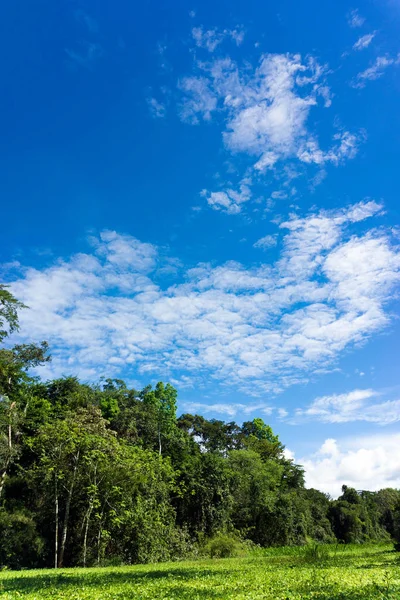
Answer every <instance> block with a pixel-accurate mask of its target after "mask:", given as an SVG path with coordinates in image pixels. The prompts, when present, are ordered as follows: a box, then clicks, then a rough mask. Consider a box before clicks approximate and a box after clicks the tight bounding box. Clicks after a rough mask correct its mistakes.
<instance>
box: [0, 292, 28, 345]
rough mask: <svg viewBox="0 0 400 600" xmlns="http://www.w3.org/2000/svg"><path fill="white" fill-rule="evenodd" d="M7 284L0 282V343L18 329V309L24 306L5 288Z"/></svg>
mask: <svg viewBox="0 0 400 600" xmlns="http://www.w3.org/2000/svg"><path fill="white" fill-rule="evenodd" d="M7 287H8V286H6V285H4V284H0V343H1V342H2V341H3V340H4V338H5V337H7V336H8V335H9V334H10V333H12V332H13V331H16V330H18V326H19V324H18V311H19V310H20V309H21V308H26V306H25V305H24V304H22V302H19V300H17V299H16V298H15V297H14V296H13V295H12V293H11V292H10V291H9V290H8V289H7Z"/></svg>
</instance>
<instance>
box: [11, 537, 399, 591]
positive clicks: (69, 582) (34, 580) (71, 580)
mask: <svg viewBox="0 0 400 600" xmlns="http://www.w3.org/2000/svg"><path fill="white" fill-rule="evenodd" d="M0 598H2V599H4V600H11V599H13V600H14V599H17V598H19V599H21V598H23V599H24V600H50V599H52V600H56V599H62V598H65V599H68V600H88V599H89V598H90V599H94V600H97V599H98V600H114V599H115V600H117V599H118V600H120V599H121V600H122V599H135V600H141V599H143V600H145V599H149V598H152V599H153V598H154V599H157V600H166V599H181V598H184V599H190V600H204V599H206V598H210V599H213V598H214V599H226V598H235V599H238V600H241V599H244V598H246V599H249V600H250V599H254V600H256V599H257V600H258V599H260V598H265V599H267V598H268V599H271V600H289V599H290V600H300V599H302V600H309V599H320V600H322V599H323V600H361V599H368V600H369V599H374V600H378V599H382V600H383V599H384V600H400V561H399V554H397V553H395V552H393V551H392V546H390V545H385V546H382V545H381V546H358V547H355V546H346V547H343V546H340V547H339V548H338V547H333V546H331V547H329V554H328V555H327V556H323V557H322V558H321V557H318V556H317V557H316V558H315V557H314V558H313V556H309V555H307V550H306V549H304V548H279V549H268V550H264V551H260V552H259V553H257V554H255V555H252V556H248V557H243V558H230V559H218V560H212V559H209V560H201V561H200V560H199V561H190V562H176V563H168V564H167V563H164V564H157V565H138V566H134V567H107V568H98V569H64V570H58V571H51V570H42V571H21V572H12V571H4V572H2V573H0Z"/></svg>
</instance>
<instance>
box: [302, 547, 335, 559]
mask: <svg viewBox="0 0 400 600" xmlns="http://www.w3.org/2000/svg"><path fill="white" fill-rule="evenodd" d="M329 557H330V554H329V549H328V547H327V546H324V545H323V544H310V545H309V546H306V548H305V550H304V559H305V560H306V562H309V563H324V562H326V561H327V560H329Z"/></svg>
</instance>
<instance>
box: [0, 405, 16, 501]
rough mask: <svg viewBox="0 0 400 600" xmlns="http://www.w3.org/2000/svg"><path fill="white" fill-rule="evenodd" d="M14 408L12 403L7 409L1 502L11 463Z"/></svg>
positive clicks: (0, 492)
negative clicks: (5, 454) (6, 451)
mask: <svg viewBox="0 0 400 600" xmlns="http://www.w3.org/2000/svg"><path fill="white" fill-rule="evenodd" d="M14 408H15V402H12V403H11V405H10V409H9V421H8V439H7V446H8V453H7V458H6V460H5V464H4V467H3V469H2V473H1V479H0V500H1V497H2V495H3V489H4V485H5V482H6V478H7V471H8V467H9V466H10V463H11V455H12V410H13V409H14Z"/></svg>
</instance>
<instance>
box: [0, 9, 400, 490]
mask: <svg viewBox="0 0 400 600" xmlns="http://www.w3.org/2000/svg"><path fill="white" fill-rule="evenodd" d="M1 27H2V32H1V33H2V35H1V36H0V40H1V41H0V44H2V46H3V48H2V52H1V53H0V61H1V63H2V64H1V67H2V73H3V77H2V81H3V87H2V94H1V112H0V115H1V117H0V119H1V125H2V135H1V138H0V154H1V156H0V158H1V164H2V168H3V177H2V178H1V179H0V194H1V198H2V222H3V227H2V236H1V239H0V252H1V256H0V262H1V276H2V279H3V280H4V281H6V282H9V283H10V284H11V285H12V288H13V290H14V292H15V294H16V295H17V296H18V297H19V298H21V299H22V300H23V301H24V302H25V303H26V304H27V305H29V307H30V309H29V310H27V311H24V313H23V314H22V316H21V330H20V333H19V336H18V338H14V339H29V340H31V339H35V340H38V341H39V340H42V339H47V340H48V341H49V343H50V345H51V348H52V355H53V362H52V364H51V366H49V367H48V368H47V367H46V370H45V371H42V372H41V374H42V376H43V377H53V376H60V375H62V374H65V375H69V374H77V375H79V376H80V377H81V378H82V379H83V380H88V381H96V380H98V378H99V377H100V376H102V375H106V376H118V377H124V378H125V379H126V380H127V381H128V382H130V383H131V384H132V385H135V386H140V385H145V384H147V383H148V382H149V381H151V382H156V381H157V380H159V379H164V380H169V381H171V382H172V383H174V385H176V386H177V388H178V389H179V398H180V410H181V411H191V412H199V413H201V414H204V415H205V416H207V417H209V418H211V417H214V418H222V419H225V420H233V419H235V420H237V421H239V422H240V421H243V420H247V419H249V418H253V417H254V416H261V417H263V418H264V419H265V420H266V421H268V422H269V423H270V424H271V425H272V426H273V428H274V430H275V431H277V432H278V433H279V434H280V436H281V439H282V440H283V442H284V443H285V444H286V445H287V447H288V449H289V451H290V452H291V453H292V454H293V455H294V456H295V458H296V460H299V461H302V462H304V464H305V465H306V468H307V483H308V484H309V485H313V486H315V487H319V488H321V489H324V490H326V491H328V492H330V493H332V494H337V493H338V491H339V490H340V485H341V484H342V483H347V484H350V485H355V486H356V487H357V488H361V487H363V488H367V489H376V488H378V487H383V486H385V485H388V486H389V485H390V486H397V487H400V451H399V447H400V444H399V441H400V439H399V433H398V432H399V428H398V424H399V421H400V380H399V377H398V369H397V356H398V347H399V345H398V339H399V333H400V325H399V322H398V318H397V317H398V314H399V305H398V289H399V288H398V284H399V274H400V253H399V245H398V244H399V235H400V228H399V226H400V215H399V203H398V196H399V183H398V163H399V136H400V114H399V111H398V104H399V91H400V44H399V41H398V40H399V28H400V5H399V3H398V2H397V1H394V0H393V1H386V0H384V1H379V2H378V1H369V2H359V3H358V4H352V3H349V2H335V3H329V4H327V3H320V2H316V1H310V2H305V3H294V2H289V1H283V2H282V1H281V2H279V3H278V2H268V3H261V2H255V1H250V2H246V3H243V2H229V3H228V2H217V3H215V2H213V3H211V2H202V3H201V4H196V3H195V2H194V3H183V2H182V3H174V6H168V5H167V6H165V5H163V4H161V3H158V2H148V3H143V4H142V5H141V6H139V5H137V4H136V3H135V4H133V3H131V2H125V1H117V2H114V3H109V2H92V1H86V2H83V1H81V0H76V1H72V0H70V1H68V2H67V1H61V2H58V3H57V5H55V4H54V2H50V1H45V0H44V1H43V2H41V3H40V5H35V6H33V5H31V4H29V3H27V2H26V3H24V2H19V3H18V2H16V3H12V4H9V5H8V6H7V7H5V9H4V14H3V19H2V25H1Z"/></svg>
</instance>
